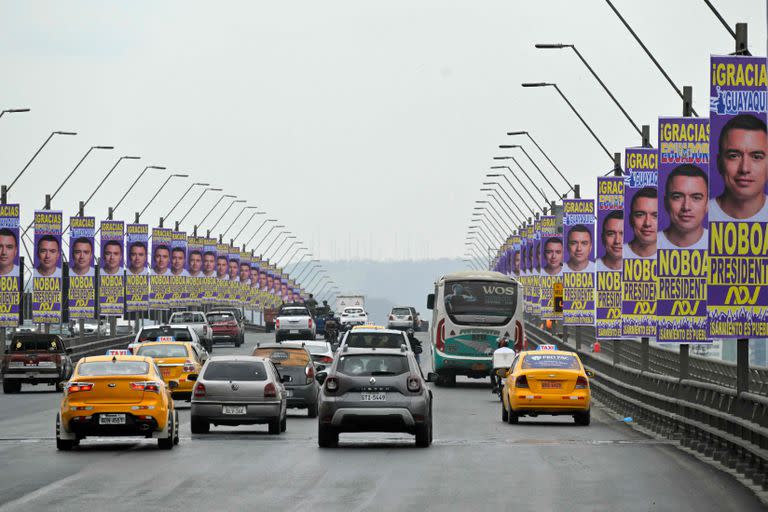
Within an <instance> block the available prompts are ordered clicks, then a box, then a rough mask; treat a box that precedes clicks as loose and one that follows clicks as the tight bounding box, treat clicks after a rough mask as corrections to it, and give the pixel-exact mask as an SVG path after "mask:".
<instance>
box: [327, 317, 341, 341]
mask: <svg viewBox="0 0 768 512" xmlns="http://www.w3.org/2000/svg"><path fill="white" fill-rule="evenodd" d="M338 337H339V322H338V321H337V320H336V317H335V316H333V312H331V313H329V314H328V318H326V320H325V341H327V342H328V343H336V342H337V341H338Z"/></svg>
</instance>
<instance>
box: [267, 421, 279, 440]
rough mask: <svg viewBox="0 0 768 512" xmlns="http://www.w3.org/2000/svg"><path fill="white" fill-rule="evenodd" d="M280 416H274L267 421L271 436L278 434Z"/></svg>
mask: <svg viewBox="0 0 768 512" xmlns="http://www.w3.org/2000/svg"><path fill="white" fill-rule="evenodd" d="M280 423H281V421H280V418H275V419H274V420H270V422H269V433H270V434H271V435H273V436H278V435H280Z"/></svg>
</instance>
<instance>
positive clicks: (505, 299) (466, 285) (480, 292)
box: [444, 281, 517, 325]
mask: <svg viewBox="0 0 768 512" xmlns="http://www.w3.org/2000/svg"><path fill="white" fill-rule="evenodd" d="M444 304H445V312H446V313H448V315H449V316H450V318H451V320H452V321H453V322H454V323H457V324H463V325H468V324H469V325H480V324H482V325H503V324H505V323H507V322H509V320H510V318H512V315H513V314H514V312H515V308H516V307H517V284H516V283H506V282H494V281H450V282H446V283H445V298H444Z"/></svg>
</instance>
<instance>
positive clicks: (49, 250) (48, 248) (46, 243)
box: [37, 240, 59, 275]
mask: <svg viewBox="0 0 768 512" xmlns="http://www.w3.org/2000/svg"><path fill="white" fill-rule="evenodd" d="M37 258H38V270H39V272H40V273H41V274H45V275H48V274H51V273H53V272H54V271H55V270H56V263H58V261H59V244H58V243H56V242H54V241H53V240H43V241H41V242H40V243H39V244H38V245H37Z"/></svg>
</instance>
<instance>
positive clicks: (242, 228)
mask: <svg viewBox="0 0 768 512" xmlns="http://www.w3.org/2000/svg"><path fill="white" fill-rule="evenodd" d="M247 208H250V207H247ZM254 209H256V207H254ZM266 214H267V212H259V211H255V212H253V215H251V216H250V218H249V219H248V220H247V221H245V224H243V227H241V228H240V231H238V232H237V234H236V235H235V237H234V238H235V240H237V239H238V238H239V237H240V234H241V233H242V232H243V231H245V228H247V227H248V226H249V225H250V224H251V221H252V220H253V218H254V217H255V216H257V215H266ZM265 222H266V221H265Z"/></svg>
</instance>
